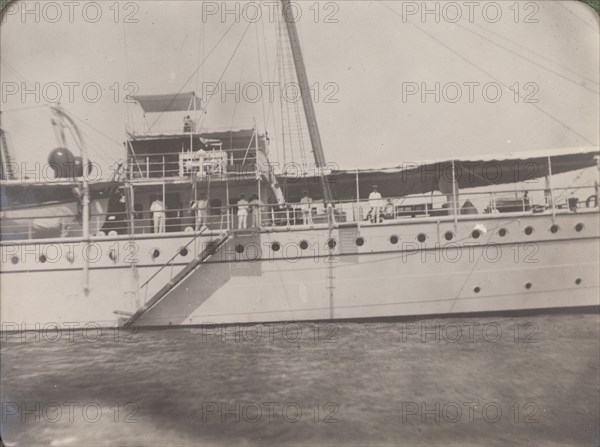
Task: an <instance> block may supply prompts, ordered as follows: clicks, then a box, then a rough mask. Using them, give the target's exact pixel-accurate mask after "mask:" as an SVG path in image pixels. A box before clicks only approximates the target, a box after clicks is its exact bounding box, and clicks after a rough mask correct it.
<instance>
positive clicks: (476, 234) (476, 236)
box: [471, 230, 481, 239]
mask: <svg viewBox="0 0 600 447" xmlns="http://www.w3.org/2000/svg"><path fill="white" fill-rule="evenodd" d="M479 236H481V231H479V230H473V232H472V233H471V237H472V238H473V239H479Z"/></svg>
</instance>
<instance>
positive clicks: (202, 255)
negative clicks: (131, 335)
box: [123, 232, 230, 328]
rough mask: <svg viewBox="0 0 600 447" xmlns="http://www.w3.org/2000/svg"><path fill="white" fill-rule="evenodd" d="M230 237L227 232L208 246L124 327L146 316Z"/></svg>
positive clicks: (131, 317)
mask: <svg viewBox="0 0 600 447" xmlns="http://www.w3.org/2000/svg"><path fill="white" fill-rule="evenodd" d="M229 237H230V233H229V232H225V233H223V234H222V235H221V238H220V239H218V240H217V241H216V243H215V245H214V246H211V247H208V246H207V247H206V248H205V249H204V250H202V252H201V253H200V254H199V255H198V256H196V257H195V258H194V259H193V260H192V261H190V262H189V263H188V264H187V266H185V267H184V268H183V269H182V270H181V271H180V272H179V273H177V275H175V278H171V279H170V280H169V281H168V282H167V283H166V284H165V285H164V286H163V287H162V288H161V289H160V290H159V291H158V292H156V293H155V294H154V296H153V297H152V298H150V300H148V301H147V302H146V303H144V305H143V306H142V307H140V308H139V309H138V310H137V311H136V312H135V313H134V314H133V315H131V316H130V317H129V319H127V320H126V321H125V322H124V323H123V327H124V328H128V327H129V326H131V325H132V324H133V323H134V322H135V321H136V320H137V319H138V318H140V317H141V316H142V315H144V314H145V313H146V312H148V311H149V310H150V309H152V307H154V306H155V305H156V304H157V303H158V302H159V301H160V300H162V299H163V298H164V297H166V296H167V295H168V294H169V292H170V291H171V290H173V289H174V288H175V287H176V286H177V284H179V283H181V281H183V280H184V279H186V278H187V277H188V275H190V274H191V273H193V272H194V271H195V270H196V268H197V267H198V266H199V265H200V264H202V263H204V262H205V261H206V260H207V259H208V258H210V257H211V256H213V255H214V254H215V253H217V251H218V250H219V248H220V247H222V246H223V244H225V243H226V242H227V241H228V240H229Z"/></svg>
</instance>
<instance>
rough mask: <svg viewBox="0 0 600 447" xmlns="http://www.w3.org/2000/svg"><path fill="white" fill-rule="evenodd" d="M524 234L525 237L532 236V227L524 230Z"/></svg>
mask: <svg viewBox="0 0 600 447" xmlns="http://www.w3.org/2000/svg"><path fill="white" fill-rule="evenodd" d="M525 234H526V235H527V236H531V235H532V234H533V227H527V228H525Z"/></svg>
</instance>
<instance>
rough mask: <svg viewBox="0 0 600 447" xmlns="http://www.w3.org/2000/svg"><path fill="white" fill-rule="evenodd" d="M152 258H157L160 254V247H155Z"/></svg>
mask: <svg viewBox="0 0 600 447" xmlns="http://www.w3.org/2000/svg"><path fill="white" fill-rule="evenodd" d="M150 253H151V255H152V259H156V258H158V257H159V256H160V250H159V249H158V248H155V249H153V250H152V251H151V252H150Z"/></svg>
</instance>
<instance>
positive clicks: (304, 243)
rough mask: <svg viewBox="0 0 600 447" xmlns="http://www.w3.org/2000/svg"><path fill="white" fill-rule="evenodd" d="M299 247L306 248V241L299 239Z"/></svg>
mask: <svg viewBox="0 0 600 447" xmlns="http://www.w3.org/2000/svg"><path fill="white" fill-rule="evenodd" d="M300 248H301V249H302V250H306V249H307V248H308V242H306V241H300Z"/></svg>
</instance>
